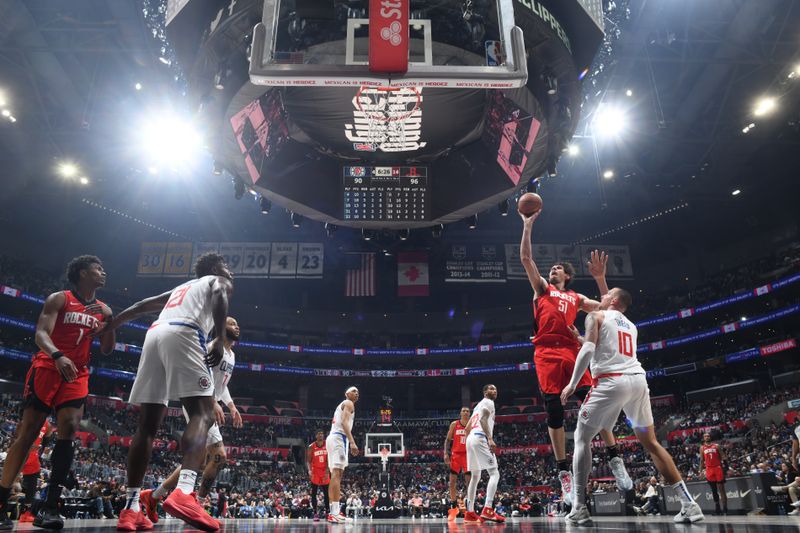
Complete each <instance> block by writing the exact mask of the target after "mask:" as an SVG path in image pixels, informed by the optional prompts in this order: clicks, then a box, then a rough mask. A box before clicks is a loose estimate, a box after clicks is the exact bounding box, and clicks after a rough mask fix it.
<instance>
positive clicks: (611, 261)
mask: <svg viewBox="0 0 800 533" xmlns="http://www.w3.org/2000/svg"><path fill="white" fill-rule="evenodd" d="M580 249H581V260H580V261H579V263H580V265H578V264H576V263H572V264H573V265H574V266H575V270H578V271H579V272H583V275H584V276H591V274H590V273H589V266H588V262H589V259H591V254H592V252H593V251H594V250H598V251H601V252H605V253H606V254H607V255H608V265H606V277H608V278H632V277H633V266H632V265H631V252H630V248H628V247H627V246H620V245H610V244H582V245H581V246H580ZM579 266H580V268H578V267H579Z"/></svg>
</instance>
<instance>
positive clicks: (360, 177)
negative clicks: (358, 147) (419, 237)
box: [342, 165, 430, 222]
mask: <svg viewBox="0 0 800 533" xmlns="http://www.w3.org/2000/svg"><path fill="white" fill-rule="evenodd" d="M342 175H343V181H342V195H343V199H344V205H343V211H342V218H343V219H344V220H348V221H359V220H364V221H387V222H402V221H415V222H418V221H424V220H428V219H429V217H430V209H429V206H430V189H429V187H428V184H429V181H428V179H429V178H428V168H427V167H424V166H375V165H361V166H358V165H356V166H345V167H343V168H342Z"/></svg>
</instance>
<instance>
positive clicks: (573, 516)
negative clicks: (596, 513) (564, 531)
mask: <svg viewBox="0 0 800 533" xmlns="http://www.w3.org/2000/svg"><path fill="white" fill-rule="evenodd" d="M564 520H565V521H566V522H567V524H570V525H573V526H590V525H592V515H590V514H589V508H588V507H586V506H585V505H576V506H575V507H573V508H572V511H571V512H570V513H569V514H568V515H567V516H566V517H565V518H564Z"/></svg>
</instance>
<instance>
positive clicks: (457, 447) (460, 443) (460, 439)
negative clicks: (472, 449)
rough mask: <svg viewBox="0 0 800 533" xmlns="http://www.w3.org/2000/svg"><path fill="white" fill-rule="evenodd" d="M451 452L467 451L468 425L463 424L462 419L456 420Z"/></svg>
mask: <svg viewBox="0 0 800 533" xmlns="http://www.w3.org/2000/svg"><path fill="white" fill-rule="evenodd" d="M450 453H467V426H462V425H461V420H456V430H455V433H453V445H452V446H451V447H450Z"/></svg>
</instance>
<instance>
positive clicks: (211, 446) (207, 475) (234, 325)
mask: <svg viewBox="0 0 800 533" xmlns="http://www.w3.org/2000/svg"><path fill="white" fill-rule="evenodd" d="M225 328H226V329H227V331H226V333H227V335H226V339H225V350H224V351H225V355H224V356H223V358H222V362H221V363H220V364H219V365H217V366H215V367H214V368H212V369H211V371H212V373H213V375H214V400H215V401H216V403H217V405H215V406H214V417H215V418H216V422H214V425H213V426H211V429H209V430H208V438H207V439H206V466H205V467H204V468H203V475H202V479H201V480H200V489H199V490H198V491H197V495H198V496H199V497H200V498H205V497H206V496H208V494H209V492H211V488H212V487H213V486H214V481H216V479H217V475H218V474H219V472H220V470H222V467H223V466H225V462H226V461H227V455H226V454H225V444H224V443H223V442H222V433H220V430H219V428H220V426H222V425H223V422H224V420H225V415H224V414H222V409H221V408H219V409H218V407H219V403H220V402H222V404H223V405H225V406H226V407H227V408H228V411H230V413H231V422H232V423H233V427H235V428H237V429H238V428H241V427H242V415H241V414H240V413H239V410H238V409H237V408H236V404H235V403H234V402H233V398H232V397H231V393H230V391H229V390H228V383H230V380H231V376H232V375H233V369H234V367H235V366H236V355H235V354H234V353H233V345H234V344H235V343H236V342H238V341H239V333H240V331H239V323H238V322H236V319H235V318H233V317H232V316H229V317H228V319H227V321H226V323H225ZM214 342H217V341H216V340H215V341H214ZM183 416H184V417H186V421H187V422H188V421H189V413H187V412H186V409H184V410H183ZM180 475H181V467H178V468H176V469H175V471H174V472H172V475H170V476H169V477H168V478H167V479H165V480H164V482H163V483H161V485H159V486H158V488H157V489H155V490H143V491H142V492H141V494H140V497H139V501H140V504H141V505H140V507H144V511H143V512H144V513H145V515H147V518H149V519H150V521H151V522H153V523H154V524H155V523H157V522H158V502H160V501H161V500H162V499H163V498H164V497H165V496H167V494H169V493H170V492H172V491H173V490H174V489H175V487H177V486H178V480H179V479H180Z"/></svg>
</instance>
